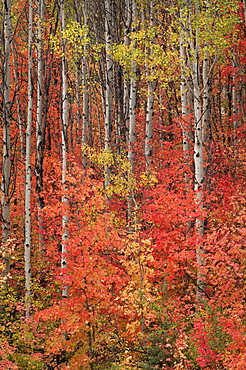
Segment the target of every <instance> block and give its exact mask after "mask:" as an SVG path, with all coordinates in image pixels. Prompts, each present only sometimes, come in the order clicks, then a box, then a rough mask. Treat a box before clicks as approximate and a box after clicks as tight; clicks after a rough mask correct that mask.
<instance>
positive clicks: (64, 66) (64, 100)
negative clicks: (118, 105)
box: [60, 0, 69, 298]
mask: <svg viewBox="0 0 246 370" xmlns="http://www.w3.org/2000/svg"><path fill="white" fill-rule="evenodd" d="M60 20H61V31H62V32H63V31H65V9H64V0H60ZM61 62H62V71H61V74H62V187H63V196H62V203H64V204H66V205H68V204H69V203H68V194H67V192H68V189H67V182H66V177H67V154H68V96H67V60H66V39H65V38H64V36H63V35H62V61H61ZM67 242H68V214H67V211H63V215H62V257H61V268H62V269H66V267H67V258H66V255H67V253H68V251H67ZM62 297H63V298H67V297H68V286H67V285H66V284H64V286H63V289H62Z"/></svg>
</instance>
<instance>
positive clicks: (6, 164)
mask: <svg viewBox="0 0 246 370" xmlns="http://www.w3.org/2000/svg"><path fill="white" fill-rule="evenodd" d="M3 9H4V62H3V72H2V76H3V77H2V85H3V86H2V89H3V163H2V182H1V191H2V196H1V206H2V244H3V245H5V243H6V242H7V241H8V239H9V237H10V176H11V171H10V169H11V159H10V154H11V153H10V116H11V113H10V108H11V102H10V48H11V41H12V35H11V21H10V1H9V0H3ZM9 268H10V266H9V258H8V257H6V258H5V272H4V277H5V278H6V279H7V277H8V274H9Z"/></svg>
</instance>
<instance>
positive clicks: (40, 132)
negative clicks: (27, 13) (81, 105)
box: [35, 0, 45, 250]
mask: <svg viewBox="0 0 246 370" xmlns="http://www.w3.org/2000/svg"><path fill="white" fill-rule="evenodd" d="M43 21H44V1H43V0H39V1H38V5H37V58H38V60H37V112H36V114H37V115H36V163H35V172H36V192H37V199H38V227H39V249H40V250H42V249H43V244H44V237H43V232H44V225H43V220H42V208H43V207H44V199H43V196H42V190H43V158H44V132H45V120H44V118H43V74H44V68H43V31H42V28H43Z"/></svg>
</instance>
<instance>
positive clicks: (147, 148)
mask: <svg viewBox="0 0 246 370" xmlns="http://www.w3.org/2000/svg"><path fill="white" fill-rule="evenodd" d="M155 5H156V4H155V1H150V27H155V24H156V22H155ZM154 42H155V38H154V39H153V40H152V43H154ZM149 53H150V55H151V54H152V53H153V50H152V49H150V50H149ZM146 67H147V79H148V97H147V113H146V125H145V145H144V154H145V160H146V170H147V171H149V170H150V168H151V161H152V160H151V157H152V138H153V114H154V98H155V96H154V92H155V90H156V85H157V82H156V81H155V80H154V81H153V80H152V78H151V76H152V75H153V72H154V71H153V67H151V66H150V65H147V66H146Z"/></svg>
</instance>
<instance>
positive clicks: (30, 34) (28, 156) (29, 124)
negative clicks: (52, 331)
mask: <svg viewBox="0 0 246 370" xmlns="http://www.w3.org/2000/svg"><path fill="white" fill-rule="evenodd" d="M32 64H33V2H32V0H29V21H28V92H27V94H28V106H27V127H26V180H25V244H24V245H25V247H24V250H25V286H26V294H25V301H26V317H29V316H30V305H31V278H32V277H31V133H32V107H33V85H32Z"/></svg>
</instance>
